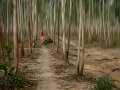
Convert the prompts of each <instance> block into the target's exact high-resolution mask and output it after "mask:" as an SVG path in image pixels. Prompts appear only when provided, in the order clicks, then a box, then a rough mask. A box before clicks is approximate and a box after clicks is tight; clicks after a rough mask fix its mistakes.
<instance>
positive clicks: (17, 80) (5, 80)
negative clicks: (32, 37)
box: [0, 45, 26, 90]
mask: <svg viewBox="0 0 120 90" xmlns="http://www.w3.org/2000/svg"><path fill="white" fill-rule="evenodd" d="M12 60H13V56H12V46H11V45H7V46H5V47H4V64H0V70H3V71H4V75H3V76H2V77H1V78H0V88H2V90H4V89H6V88H8V89H9V88H14V87H16V88H23V87H24V86H25V85H26V79H25V77H24V76H25V75H22V74H21V73H17V74H16V73H14V72H13V71H14V68H13V64H12Z"/></svg>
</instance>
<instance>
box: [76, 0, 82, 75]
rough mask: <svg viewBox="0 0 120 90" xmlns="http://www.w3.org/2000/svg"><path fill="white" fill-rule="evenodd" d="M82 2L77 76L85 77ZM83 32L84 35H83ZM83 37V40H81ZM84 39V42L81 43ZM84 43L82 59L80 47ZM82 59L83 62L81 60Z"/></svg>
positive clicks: (80, 5)
mask: <svg viewBox="0 0 120 90" xmlns="http://www.w3.org/2000/svg"><path fill="white" fill-rule="evenodd" d="M82 4H83V3H82V0H80V1H79V15H80V23H79V40H78V61H77V75H80V76H83V70H84V30H83V26H84V25H83V20H84V19H83V15H84V14H83V5H82ZM81 32H82V33H81ZM81 36H82V38H81ZM81 39H82V41H81ZM81 43H82V57H81V56H80V45H81ZM80 59H81V60H80Z"/></svg>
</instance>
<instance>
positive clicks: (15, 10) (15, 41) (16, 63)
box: [13, 0, 19, 72]
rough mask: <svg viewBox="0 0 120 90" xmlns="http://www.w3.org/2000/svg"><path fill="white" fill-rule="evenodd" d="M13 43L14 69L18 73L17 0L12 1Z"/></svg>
mask: <svg viewBox="0 0 120 90" xmlns="http://www.w3.org/2000/svg"><path fill="white" fill-rule="evenodd" d="M13 5H14V10H13V43H14V67H15V72H17V71H18V64H19V50H18V20H17V19H18V18H17V0H13Z"/></svg>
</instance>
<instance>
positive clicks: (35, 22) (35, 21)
mask: <svg viewBox="0 0 120 90" xmlns="http://www.w3.org/2000/svg"><path fill="white" fill-rule="evenodd" d="M32 4H33V6H32V7H33V10H32V23H33V28H32V29H33V47H35V46H36V37H37V36H36V35H37V10H36V9H37V0H33V1H32Z"/></svg>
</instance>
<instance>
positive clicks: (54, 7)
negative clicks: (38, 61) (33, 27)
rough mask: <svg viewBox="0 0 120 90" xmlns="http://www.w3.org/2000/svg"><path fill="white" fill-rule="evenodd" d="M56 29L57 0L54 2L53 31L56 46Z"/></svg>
mask: <svg viewBox="0 0 120 90" xmlns="http://www.w3.org/2000/svg"><path fill="white" fill-rule="evenodd" d="M55 29H56V0H54V31H53V42H54V44H55Z"/></svg>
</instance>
